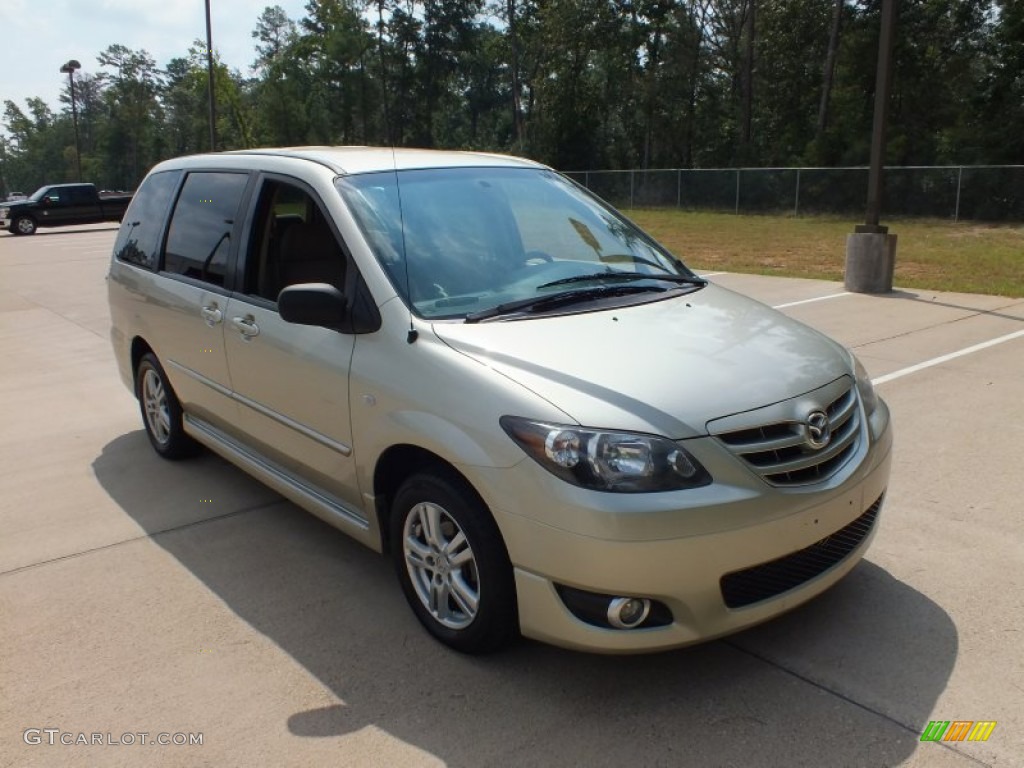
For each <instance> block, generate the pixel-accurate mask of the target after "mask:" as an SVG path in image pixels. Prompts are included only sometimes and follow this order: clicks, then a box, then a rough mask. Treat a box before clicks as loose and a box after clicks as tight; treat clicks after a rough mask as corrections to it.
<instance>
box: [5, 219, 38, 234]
mask: <svg viewBox="0 0 1024 768" xmlns="http://www.w3.org/2000/svg"><path fill="white" fill-rule="evenodd" d="M11 232H13V233H14V234H16V235H34V234H35V233H36V222H35V219H33V218H32V217H31V216H18V217H17V218H16V219H14V221H12V222H11Z"/></svg>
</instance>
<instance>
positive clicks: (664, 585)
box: [489, 404, 892, 653]
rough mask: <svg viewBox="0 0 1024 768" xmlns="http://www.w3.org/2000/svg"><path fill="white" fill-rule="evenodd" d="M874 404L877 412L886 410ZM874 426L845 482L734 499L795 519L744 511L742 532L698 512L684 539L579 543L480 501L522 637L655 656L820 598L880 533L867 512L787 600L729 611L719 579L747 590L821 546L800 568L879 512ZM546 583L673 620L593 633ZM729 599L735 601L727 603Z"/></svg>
mask: <svg viewBox="0 0 1024 768" xmlns="http://www.w3.org/2000/svg"><path fill="white" fill-rule="evenodd" d="M881 407H882V408H883V409H884V408H885V406H884V404H883V405H882V406H881ZM883 419H884V421H883ZM879 422H883V423H884V426H882V429H881V431H880V432H879V433H878V434H876V435H875V436H874V437H873V438H872V439H871V446H870V449H869V450H868V451H867V453H866V455H864V456H863V457H862V460H861V461H860V463H859V465H858V466H857V467H856V469H855V470H853V471H852V472H850V473H849V475H848V476H846V477H845V478H844V479H843V480H842V482H839V483H837V484H835V485H834V486H832V487H830V488H829V489H828V490H827V491H821V492H818V493H815V492H807V491H806V490H805V491H803V492H801V493H799V494H788V495H782V496H781V497H780V496H778V495H777V496H775V497H771V496H770V495H769V493H768V492H767V491H768V489H767V487H766V488H765V490H766V493H765V496H764V498H762V499H757V498H748V499H745V500H742V501H741V502H738V504H739V506H740V507H741V508H742V509H743V510H745V511H746V510H751V509H754V510H756V509H757V508H758V505H759V503H762V504H763V505H764V507H765V509H768V508H771V509H773V510H776V511H777V510H778V509H779V508H780V506H781V507H782V508H786V507H787V505H788V508H789V509H793V510H796V511H792V512H788V510H787V513H784V514H778V513H776V514H774V516H773V515H772V514H768V513H766V514H765V516H764V518H763V519H762V520H760V521H751V518H750V517H749V516H748V515H746V514H744V516H743V517H744V519H745V523H744V524H743V525H741V526H730V525H725V524H723V525H722V526H721V527H720V528H719V529H718V530H710V526H708V525H707V523H706V521H707V519H708V518H707V513H708V511H709V510H707V509H703V510H700V512H701V513H703V514H696V513H695V514H694V515H693V520H694V521H695V522H696V523H697V526H696V528H695V533H693V534H692V535H675V536H673V537H671V538H638V537H633V538H632V540H630V538H631V537H630V531H631V530H633V528H632V527H631V526H630V525H629V521H628V520H627V521H625V522H624V523H623V525H622V530H621V531H620V533H621V535H620V536H615V537H611V536H607V537H606V536H595V535H587V534H584V533H580V532H578V531H571V530H566V529H565V528H559V527H556V526H554V525H549V524H547V523H545V522H542V521H541V520H539V519H538V518H537V516H536V515H526V514H521V513H518V512H511V511H509V510H507V509H503V508H502V505H501V503H500V501H498V502H495V501H493V500H490V499H489V502H490V503H491V509H492V511H493V512H494V515H495V519H496V521H497V523H498V526H499V528H500V529H501V531H502V534H503V536H504V538H505V542H506V545H507V547H508V551H509V555H510V558H511V560H512V563H513V566H514V570H515V580H516V588H517V594H518V601H519V619H520V627H521V630H522V633H523V634H524V635H525V636H527V637H531V638H534V639H537V640H542V641H545V642H548V643H551V644H554V645H559V646H563V647H567V648H574V649H579V650H587V651H599V652H608V653H615V652H638V651H656V650H664V649H668V648H674V647H679V646H684V645H689V644H692V643H696V642H701V641H704V640H708V639H711V638H714V637H717V636H721V635H725V634H729V633H732V632H736V631H738V630H740V629H743V628H745V627H749V626H752V625H754V624H758V623H760V622H763V621H766V620H768V619H771V618H773V617H775V616H778V615H779V614H782V613H785V612H786V611H789V610H791V609H792V608H795V607H796V606H798V605H800V604H801V603H804V602H806V601H807V600H809V599H811V598H813V597H815V596H816V595H818V594H820V593H821V592H824V591H825V590H826V589H828V588H829V587H830V586H832V585H833V584H835V583H836V582H837V581H838V580H839V579H841V578H842V577H843V576H844V575H845V574H846V573H848V572H849V571H850V570H851V569H852V568H853V567H854V566H855V565H856V564H857V562H859V561H860V559H861V558H862V557H863V555H864V553H865V551H866V550H867V548H868V546H869V544H870V542H871V540H872V538H873V537H874V533H875V531H876V530H877V517H876V516H875V515H872V514H869V515H868V516H867V519H868V520H869V522H870V525H868V526H867V528H866V529H862V530H860V531H858V533H857V538H856V540H855V542H854V544H852V545H851V546H849V547H847V549H845V550H843V556H841V557H838V558H834V559H833V560H834V561H833V562H832V563H831V564H830V565H826V566H825V567H824V568H823V569H817V570H813V572H812V573H811V575H810V576H809V577H808V578H802V577H801V579H798V580H797V583H796V584H795V585H794V586H791V587H790V588H784V591H778V592H777V593H775V592H772V590H771V589H768V590H767V591H768V593H770V594H771V596H769V597H767V598H765V599H758V600H755V601H752V602H750V604H746V605H743V606H742V607H735V608H730V607H729V606H728V605H727V604H726V602H727V601H726V598H725V597H724V596H723V585H722V578H723V577H724V576H726V575H727V574H732V573H735V572H737V571H748V573H747V574H746V576H747V577H748V578H747V582H748V586H749V582H750V581H751V580H753V581H754V582H756V580H757V579H758V578H759V577H760V574H761V573H762V572H761V571H750V570H749V569H752V568H753V567H754V566H758V565H761V564H765V563H769V562H770V561H773V560H776V559H778V558H785V557H787V556H794V557H792V558H791V561H797V562H799V561H800V556H795V553H799V552H800V551H801V550H805V549H807V548H809V547H813V546H814V545H816V544H818V549H813V550H810V551H809V552H807V553H804V556H803V559H804V560H805V561H806V559H807V558H808V557H810V558H812V559H813V558H814V557H815V556H816V554H817V552H818V551H820V549H821V547H824V548H826V549H827V548H828V547H829V544H828V543H825V544H821V542H822V540H823V539H825V538H827V537H832V536H833V535H834V534H836V533H837V532H840V531H841V530H842V529H844V528H846V529H847V530H849V528H848V526H851V524H853V526H852V527H854V528H856V527H857V525H858V524H857V523H855V522H854V521H856V520H857V519H858V518H861V517H862V516H864V514H865V511H867V510H869V508H870V507H872V505H874V504H875V503H876V501H877V502H879V507H880V506H881V498H882V496H883V495H884V493H885V489H886V486H887V484H888V480H889V472H890V463H891V445H892V438H891V430H890V427H889V425H888V413H887V411H885V413H884V414H882V415H880V418H879V419H876V420H875V424H876V425H879ZM880 426H881V425H880ZM530 469H533V468H532V467H530V468H529V469H528V468H526V467H523V466H520V467H519V471H520V472H525V471H529V470H530ZM506 471H507V470H506ZM540 471H543V470H540ZM522 479H523V478H520V481H521V480H522ZM499 499H500V497H499ZM727 507H728V505H723V507H722V509H721V517H722V520H723V521H724V520H726V519H728V518H729V512H728V509H727ZM710 511H711V512H713V511H714V509H713V508H712V509H711V510H710ZM679 516H682V517H684V518H686V517H688V511H682V512H679V513H677V518H678V517H679ZM623 517H626V518H628V517H629V515H628V514H627V515H624V516H623ZM769 518H770V519H769ZM637 522H639V521H637ZM733 522H735V518H734V520H733ZM861 522H862V523H863V520H862V521H861ZM770 576H771V574H770V573H769V574H768V577H770ZM555 584H561V585H565V586H570V587H574V588H577V589H581V590H585V591H590V592H598V593H604V594H610V595H621V596H627V597H646V598H650V599H653V600H658V601H660V602H662V603H663V604H664V605H666V606H667V607H668V608H669V610H670V611H671V613H672V617H673V621H672V623H671V624H669V625H667V626H663V627H654V628H644V629H632V630H621V629H609V628H602V627H598V626H594V625H593V624H589V623H586V622H584V621H582V620H581V619H578V618H577V617H576V616H575V615H573V613H571V612H570V611H569V609H568V608H567V607H566V606H565V604H564V603H563V601H562V599H561V598H560V597H559V595H558V593H557V591H556V589H555ZM756 590H757V585H756V583H755V584H754V591H755V592H756ZM729 602H730V603H732V604H734V605H735V604H736V600H735V596H734V595H733V596H732V599H730V600H729Z"/></svg>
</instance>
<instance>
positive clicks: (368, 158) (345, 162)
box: [171, 147, 545, 174]
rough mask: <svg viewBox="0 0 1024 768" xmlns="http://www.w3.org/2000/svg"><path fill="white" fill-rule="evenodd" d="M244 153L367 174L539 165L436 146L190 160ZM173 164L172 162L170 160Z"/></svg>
mask: <svg viewBox="0 0 1024 768" xmlns="http://www.w3.org/2000/svg"><path fill="white" fill-rule="evenodd" d="M245 156H264V157H267V156H269V157H287V158H295V159H300V160H309V161H311V162H314V163H318V164H320V165H323V166H327V167H328V168H330V169H332V170H333V171H335V172H336V173H339V174H354V173H370V172H373V171H390V170H410V169H417V168H457V167H473V166H476V167H480V166H491V167H494V166H499V167H513V168H516V167H518V168H542V167H545V166H542V165H540V164H538V163H535V162H533V161H532V160H526V159H524V158H520V157H512V156H510V155H497V154H490V153H486V152H453V151H447V150H435V149H391V148H390V147H267V148H263V149H242V150H236V151H232V152H218V153H216V154H206V155H192V156H191V157H189V158H177V160H186V159H187V160H189V161H191V162H188V163H183V164H182V165H193V164H195V163H197V162H198V163H203V162H204V161H206V162H208V161H209V160H211V159H213V158H241V157H245ZM171 162H172V163H174V162H175V161H171Z"/></svg>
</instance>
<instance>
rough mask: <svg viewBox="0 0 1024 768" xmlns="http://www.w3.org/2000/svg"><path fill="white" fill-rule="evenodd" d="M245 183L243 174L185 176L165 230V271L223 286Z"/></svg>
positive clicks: (213, 173) (211, 173)
mask: <svg viewBox="0 0 1024 768" xmlns="http://www.w3.org/2000/svg"><path fill="white" fill-rule="evenodd" d="M248 181H249V178H248V176H247V175H246V174H243V173H220V172H207V171H202V172H198V173H190V174H189V175H188V177H187V178H186V179H185V184H184V186H183V187H182V188H181V193H180V194H179V195H178V203H177V205H176V206H175V207H174V214H173V215H172V216H171V226H170V229H168V231H167V246H166V248H165V250H164V264H163V268H164V269H165V270H166V271H168V272H174V273H176V274H179V275H185V276H186V277H194V278H196V279H197V280H205V281H206V282H208V283H212V284H213V285H224V276H225V275H226V274H227V268H228V254H229V253H230V252H231V230H232V229H233V228H234V224H235V216H236V215H237V213H238V205H239V203H240V202H241V201H242V193H243V192H244V191H245V185H246V183H248Z"/></svg>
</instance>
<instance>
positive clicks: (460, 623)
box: [402, 502, 480, 629]
mask: <svg viewBox="0 0 1024 768" xmlns="http://www.w3.org/2000/svg"><path fill="white" fill-rule="evenodd" d="M402 549H403V552H404V554H405V566H406V568H407V569H408V572H409V579H410V580H411V581H412V585H413V589H415V590H416V596H417V597H419V599H420V602H421V603H422V604H423V606H424V607H425V608H426V609H427V610H428V611H429V612H430V615H431V616H433V617H434V619H436V620H437V621H438V622H440V623H441V624H443V625H444V626H445V627H448V628H449V629H465V628H466V627H468V626H469V625H470V624H472V623H473V619H475V618H476V612H477V607H478V606H479V604H480V574H479V572H478V571H477V567H476V558H475V557H474V556H473V548H472V547H470V546H469V540H468V539H466V534H465V533H463V531H462V529H461V528H460V527H459V524H458V523H456V522H455V520H454V518H452V516H451V515H449V514H448V513H447V512H446V511H445V510H444V508H443V507H440V506H438V505H437V504H434V503H433V502H423V503H422V504H417V505H416V506H415V507H413V509H412V511H411V512H410V513H409V516H408V517H406V519H405V531H404V533H403V536H402Z"/></svg>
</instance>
